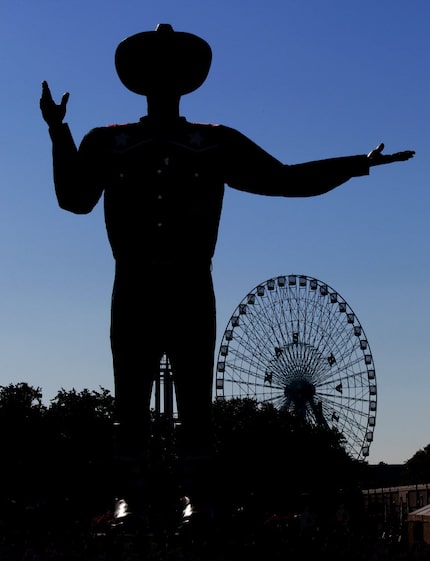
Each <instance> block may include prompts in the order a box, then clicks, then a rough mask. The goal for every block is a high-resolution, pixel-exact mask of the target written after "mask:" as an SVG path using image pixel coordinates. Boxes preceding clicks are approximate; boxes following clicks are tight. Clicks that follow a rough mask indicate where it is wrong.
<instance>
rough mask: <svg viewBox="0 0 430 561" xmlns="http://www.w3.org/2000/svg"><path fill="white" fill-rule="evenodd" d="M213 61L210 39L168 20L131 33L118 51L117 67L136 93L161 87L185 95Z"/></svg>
mask: <svg viewBox="0 0 430 561" xmlns="http://www.w3.org/2000/svg"><path fill="white" fill-rule="evenodd" d="M211 61H212V51H211V48H210V46H209V45H208V43H206V41H204V40H203V39H201V38H200V37H197V35H193V34H192V33H185V32H182V31H174V30H173V28H172V26H171V25H170V24H168V23H162V24H158V25H157V27H156V29H155V31H144V32H142V33H137V34H136V35H131V36H130V37H127V38H126V39H124V40H123V41H121V43H120V44H119V45H118V47H117V49H116V51H115V67H116V71H117V73H118V76H119V79H120V80H121V82H122V83H123V84H124V86H125V87H126V88H127V89H129V90H131V91H132V92H134V93H137V94H140V95H148V93H152V92H159V91H160V90H165V89H166V88H169V90H171V91H173V92H174V93H176V94H178V95H184V94H187V93H190V92H192V91H194V90H196V89H197V88H198V87H199V86H201V84H202V83H203V82H204V81H205V79H206V76H207V75H208V72H209V68H210V65H211Z"/></svg>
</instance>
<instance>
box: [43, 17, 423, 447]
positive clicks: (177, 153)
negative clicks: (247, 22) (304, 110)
mask: <svg viewBox="0 0 430 561" xmlns="http://www.w3.org/2000/svg"><path fill="white" fill-rule="evenodd" d="M211 58H212V53H211V48H210V46H209V45H208V44H207V42H206V41H204V40H203V39H201V38H200V37H198V36H196V35H193V34H191V33H187V32H180V31H175V30H173V28H172V27H171V26H170V25H169V24H160V25H158V26H157V27H156V29H155V30H153V31H145V32H142V33H137V34H136V35H132V36H131V37H128V38H126V39H124V40H123V41H122V42H121V43H120V44H119V45H118V47H117V49H116V53H115V66H116V70H117V73H118V76H119V78H120V80H121V81H122V83H123V84H124V86H125V87H126V88H128V89H129V90H131V91H132V92H134V93H136V94H138V95H141V96H145V97H146V101H147V115H146V116H144V117H142V118H141V119H139V121H138V122H136V123H131V124H121V125H112V126H101V127H97V128H94V129H93V130H91V131H89V132H88V133H87V134H86V135H85V136H84V138H83V139H82V141H81V143H80V144H79V147H77V146H76V144H75V142H74V140H73V137H72V135H71V132H70V130H69V127H68V125H67V123H63V120H64V118H65V114H66V105H67V102H68V99H69V94H68V93H66V94H64V95H63V97H62V99H61V102H60V103H59V104H56V103H55V102H54V101H53V99H52V96H51V92H50V89H49V86H48V84H47V82H43V84H42V96H41V100H40V107H41V111H42V115H43V118H44V120H45V121H46V123H47V124H48V125H49V133H50V137H51V140H52V147H53V175H54V184H55V192H56V196H57V199H58V204H59V206H60V207H61V208H62V209H65V210H67V211H70V212H73V213H76V214H86V213H90V212H91V211H92V209H93V208H94V206H95V205H96V204H97V203H98V201H99V200H100V198H101V197H102V195H103V196H104V212H105V222H106V229H107V236H108V239H109V242H110V245H111V247H112V253H113V257H114V260H115V278H114V286H113V295H112V315H111V348H112V357H113V372H114V388H115V404H116V410H117V420H118V422H119V426H120V432H119V434H120V443H121V450H122V453H123V454H124V455H127V454H129V455H132V456H133V455H134V456H139V457H140V456H141V457H145V449H146V447H147V438H148V432H149V419H150V398H151V392H152V386H153V381H154V379H155V378H156V376H158V375H159V369H160V359H161V358H162V356H163V355H164V354H165V355H166V356H167V357H168V359H169V361H170V364H171V369H172V375H173V379H174V384H175V393H176V400H177V407H178V414H179V420H180V422H181V428H182V440H181V451H182V453H183V454H184V457H187V456H188V457H192V456H200V457H201V456H202V454H203V455H204V454H209V452H208V450H210V443H211V409H212V384H213V366H214V347H215V325H216V319H215V297H214V291H213V284H212V277H211V260H212V257H213V255H214V251H215V244H216V240H217V234H218V226H219V220H220V214H221V208H222V202H223V194H224V188H225V185H228V186H229V187H231V188H233V189H238V190H241V191H246V192H249V193H255V194H256V195H266V196H274V197H311V196H316V195H321V194H323V193H327V192H328V191H330V190H332V189H334V188H335V187H338V186H339V185H341V184H343V183H345V182H346V181H348V180H349V179H350V178H352V177H358V176H364V175H368V174H369V170H370V168H371V167H372V166H376V165H380V164H388V163H391V162H397V161H405V160H408V159H409V158H412V157H413V155H414V152H413V151H403V152H398V153H395V154H391V155H384V154H382V149H383V145H382V144H381V145H379V146H378V148H376V149H375V150H372V151H371V152H370V153H369V154H362V155H356V156H347V157H337V158H330V159H325V160H319V161H311V162H307V163H302V164H294V165H287V164H284V163H281V162H280V161H278V160H277V159H275V158H274V157H273V156H271V155H270V154H268V153H267V152H266V151H265V150H264V149H262V148H261V147H260V146H258V145H257V144H255V143H254V142H253V141H252V140H250V139H249V138H247V137H246V136H244V135H243V134H241V133H240V132H238V131H237V130H234V129H233V128H230V127H227V126H223V125H213V124H201V123H192V122H189V121H187V120H186V118H185V117H183V116H180V111H179V105H180V99H181V96H183V95H186V94H188V93H190V92H193V91H194V90H196V89H197V88H198V87H199V86H200V85H201V84H202V83H203V82H204V80H205V79H206V76H207V74H208V71H209V67H210V64H211ZM173 280H174V282H173ZM190 283H192V287H193V288H192V290H190ZM186 294H189V295H190V296H189V297H183V296H182V297H178V295H186ZM196 318H198V320H197V319H196ZM196 325H197V326H198V327H197V328H196ZM190 356H192V357H193V359H192V361H190Z"/></svg>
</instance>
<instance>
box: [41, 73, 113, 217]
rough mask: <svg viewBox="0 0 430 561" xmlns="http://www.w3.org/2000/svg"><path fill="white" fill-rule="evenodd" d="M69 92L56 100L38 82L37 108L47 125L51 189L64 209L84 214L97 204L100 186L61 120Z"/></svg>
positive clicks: (43, 85)
mask: <svg viewBox="0 0 430 561" xmlns="http://www.w3.org/2000/svg"><path fill="white" fill-rule="evenodd" d="M68 99H69V94H68V93H65V94H64V95H63V97H62V99H61V103H60V104H58V105H57V104H56V103H55V102H54V100H53V99H52V96H51V92H50V90H49V86H48V84H47V82H43V83H42V96H41V98H40V109H41V112H42V117H43V119H44V120H45V122H46V123H47V124H48V127H49V135H50V137H51V140H52V163H53V176H54V185H55V193H56V196H57V200H58V204H59V206H60V207H61V208H63V209H64V210H68V211H70V212H74V213H76V214H87V213H89V212H91V210H92V209H93V208H94V206H95V205H96V204H97V201H98V200H99V198H100V196H101V194H102V191H103V189H102V188H101V187H100V186H99V185H98V184H97V180H96V178H95V177H93V173H92V170H91V169H89V166H88V164H87V163H84V159H83V158H82V155H81V154H80V153H79V150H78V148H77V147H76V144H75V141H74V140H73V136H72V134H71V132H70V129H69V126H68V124H67V123H63V119H64V117H65V115H66V105H67V101H68Z"/></svg>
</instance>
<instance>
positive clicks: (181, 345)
mask: <svg viewBox="0 0 430 561" xmlns="http://www.w3.org/2000/svg"><path fill="white" fill-rule="evenodd" d="M190 283H192V287H191V286H190ZM188 292H189V294H190V295H191V296H192V298H187V297H184V298H181V299H179V301H178V302H177V303H176V304H175V314H174V317H173V318H172V319H173V321H172V322H171V323H170V328H169V358H170V361H171V365H172V372H173V378H174V382H175V391H176V401H177V406H178V413H179V421H180V423H181V437H182V438H181V440H182V444H183V447H184V449H185V450H184V451H185V453H187V454H190V455H199V454H201V453H202V451H204V450H208V449H209V448H211V446H212V393H213V388H212V386H213V368H214V349H215V338H216V332H215V330H216V318H215V297H214V292H213V284H212V278H211V274H210V271H209V270H205V269H203V270H202V271H191V273H190V274H189V275H188Z"/></svg>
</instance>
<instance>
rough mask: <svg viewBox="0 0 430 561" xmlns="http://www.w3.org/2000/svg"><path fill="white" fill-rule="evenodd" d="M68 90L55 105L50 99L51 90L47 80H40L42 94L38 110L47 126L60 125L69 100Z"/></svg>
mask: <svg viewBox="0 0 430 561" xmlns="http://www.w3.org/2000/svg"><path fill="white" fill-rule="evenodd" d="M69 96H70V94H69V92H66V93H65V94H64V95H63V97H62V98H61V103H60V104H59V105H57V104H56V103H55V101H54V100H53V99H52V95H51V90H50V89H49V86H48V82H46V81H43V82H42V96H41V98H40V110H41V111H42V117H43V118H44V120H45V121H46V122H47V123H48V126H49V127H55V126H56V125H61V123H62V122H63V119H64V117H65V115H66V105H67V102H68V100H69Z"/></svg>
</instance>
